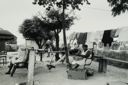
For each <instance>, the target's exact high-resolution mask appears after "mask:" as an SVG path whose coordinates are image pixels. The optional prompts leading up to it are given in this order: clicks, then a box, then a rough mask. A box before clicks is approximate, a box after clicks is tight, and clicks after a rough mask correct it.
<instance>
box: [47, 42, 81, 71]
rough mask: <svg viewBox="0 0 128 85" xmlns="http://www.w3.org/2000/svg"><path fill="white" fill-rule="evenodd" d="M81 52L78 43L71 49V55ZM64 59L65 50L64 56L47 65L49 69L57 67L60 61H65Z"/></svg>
mask: <svg viewBox="0 0 128 85" xmlns="http://www.w3.org/2000/svg"><path fill="white" fill-rule="evenodd" d="M63 50H64V49H63ZM80 53H81V50H80V49H79V46H78V45H76V46H75V48H74V49H71V50H69V55H79V54H80ZM64 59H65V52H62V56H61V57H60V59H59V60H58V61H56V62H54V63H52V64H48V65H47V67H48V69H49V70H50V69H52V68H55V66H56V65H57V64H58V63H59V62H61V61H63V60H64Z"/></svg>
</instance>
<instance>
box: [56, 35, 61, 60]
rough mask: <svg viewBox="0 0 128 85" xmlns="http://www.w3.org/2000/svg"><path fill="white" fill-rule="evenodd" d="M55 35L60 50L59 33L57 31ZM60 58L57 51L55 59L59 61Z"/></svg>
mask: <svg viewBox="0 0 128 85" xmlns="http://www.w3.org/2000/svg"><path fill="white" fill-rule="evenodd" d="M55 37H56V51H59V34H58V33H57V34H56V35H55ZM59 59H60V58H59V53H56V55H55V60H56V61H57V60H59Z"/></svg>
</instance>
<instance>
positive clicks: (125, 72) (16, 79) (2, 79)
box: [0, 62, 128, 85]
mask: <svg viewBox="0 0 128 85" xmlns="http://www.w3.org/2000/svg"><path fill="white" fill-rule="evenodd" d="M90 68H93V69H94V75H93V76H91V77H88V79H87V80H72V79H68V78H67V73H66V66H65V65H64V64H59V65H57V66H56V68H55V69H52V70H51V71H50V72H49V71H48V69H47V68H46V66H45V65H44V64H43V63H41V62H37V63H36V66H35V75H34V82H35V85H106V84H107V82H111V81H119V82H120V81H121V82H126V83H128V69H121V68H117V67H114V66H108V70H107V73H98V63H97V62H93V63H92V64H91V66H90ZM7 69H8V68H7V66H2V65H0V85H16V84H17V83H20V82H25V81H27V69H17V70H16V72H15V74H14V76H13V77H10V76H9V75H5V72H6V71H7Z"/></svg>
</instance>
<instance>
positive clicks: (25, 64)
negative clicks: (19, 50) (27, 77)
mask: <svg viewBox="0 0 128 85" xmlns="http://www.w3.org/2000/svg"><path fill="white" fill-rule="evenodd" d="M25 51H27V53H26V55H25V56H26V60H25V61H24V62H17V63H15V64H14V65H13V68H12V72H11V76H13V74H14V73H15V71H16V69H17V68H26V69H28V60H29V53H30V50H25Z"/></svg>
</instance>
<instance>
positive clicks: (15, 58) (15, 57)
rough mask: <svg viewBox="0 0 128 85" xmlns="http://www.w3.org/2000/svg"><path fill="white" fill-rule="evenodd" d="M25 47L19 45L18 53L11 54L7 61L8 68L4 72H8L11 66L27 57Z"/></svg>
mask: <svg viewBox="0 0 128 85" xmlns="http://www.w3.org/2000/svg"><path fill="white" fill-rule="evenodd" d="M26 55H27V49H25V48H23V47H19V49H18V54H17V55H12V56H13V57H12V59H11V60H10V62H9V64H10V65H9V70H8V71H7V72H6V73H5V74H10V73H11V71H12V68H13V65H14V64H16V63H18V62H24V61H25V60H26V58H27V56H26Z"/></svg>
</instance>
